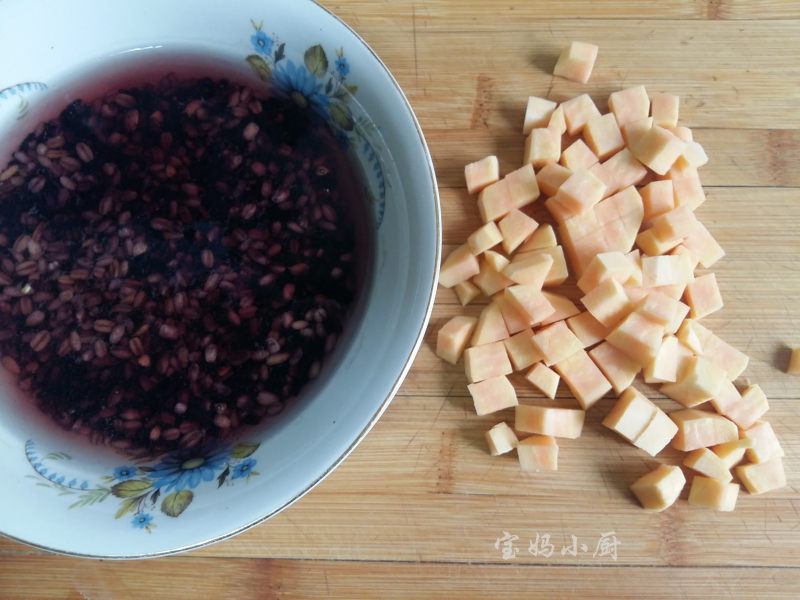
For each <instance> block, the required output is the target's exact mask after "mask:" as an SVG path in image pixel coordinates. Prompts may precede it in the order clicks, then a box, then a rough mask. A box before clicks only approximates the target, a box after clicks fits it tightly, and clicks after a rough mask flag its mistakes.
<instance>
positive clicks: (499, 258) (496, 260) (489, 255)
mask: <svg viewBox="0 0 800 600" xmlns="http://www.w3.org/2000/svg"><path fill="white" fill-rule="evenodd" d="M483 260H484V261H486V264H487V265H489V266H490V267H492V268H493V269H494V270H495V271H497V272H498V273H503V272H504V271H505V270H506V267H507V266H508V265H509V264H510V263H511V261H510V260H508V258H506V255H505V254H502V253H500V252H495V251H494V250H487V251H486V252H484V253H483Z"/></svg>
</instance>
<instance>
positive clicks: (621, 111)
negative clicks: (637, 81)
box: [608, 85, 650, 126]
mask: <svg viewBox="0 0 800 600" xmlns="http://www.w3.org/2000/svg"><path fill="white" fill-rule="evenodd" d="M608 108H609V110H611V112H612V113H614V117H615V118H616V119H617V124H619V125H620V126H622V125H625V123H630V122H631V121H639V120H641V119H646V118H647V116H648V115H649V114H650V97H649V96H648V95H647V90H646V89H645V87H644V86H643V85H636V86H633V87H629V88H626V89H624V90H619V91H618V92H613V93H612V94H611V95H610V96H609V97H608Z"/></svg>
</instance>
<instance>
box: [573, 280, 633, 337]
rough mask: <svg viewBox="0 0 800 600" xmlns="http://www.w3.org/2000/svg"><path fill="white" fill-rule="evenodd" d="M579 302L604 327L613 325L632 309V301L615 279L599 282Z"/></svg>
mask: <svg viewBox="0 0 800 600" xmlns="http://www.w3.org/2000/svg"><path fill="white" fill-rule="evenodd" d="M581 303H583V305H584V306H585V307H586V310H588V311H589V312H590V313H592V316H593V317H594V318H595V319H597V320H598V321H600V322H601V323H602V324H603V325H605V326H606V327H614V326H615V325H616V324H617V323H619V322H620V321H621V320H622V319H624V318H625V317H626V316H628V314H629V313H630V312H631V311H632V310H633V302H631V301H630V300H629V299H628V295H627V294H626V293H625V290H624V289H623V287H622V285H621V284H620V283H619V282H618V281H617V280H615V279H606V280H605V281H603V282H602V283H600V284H599V285H598V286H597V287H596V288H594V289H593V290H591V291H590V292H589V293H588V294H585V295H584V296H583V297H582V298H581Z"/></svg>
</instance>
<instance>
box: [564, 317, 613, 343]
mask: <svg viewBox="0 0 800 600" xmlns="http://www.w3.org/2000/svg"><path fill="white" fill-rule="evenodd" d="M567 325H568V326H569V328H570V329H571V330H572V333H574V334H575V335H576V336H577V338H578V339H579V340H580V341H581V344H583V347H584V348H588V347H589V346H593V345H594V344H596V343H597V342H600V341H602V340H603V339H605V337H606V335H608V332H609V328H608V327H606V326H605V325H603V324H602V323H601V322H600V321H598V320H597V319H595V318H594V317H593V316H592V313H590V312H589V311H586V312H582V313H580V314H578V315H575V316H574V317H570V318H568V319H567Z"/></svg>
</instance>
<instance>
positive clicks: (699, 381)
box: [660, 356, 726, 407]
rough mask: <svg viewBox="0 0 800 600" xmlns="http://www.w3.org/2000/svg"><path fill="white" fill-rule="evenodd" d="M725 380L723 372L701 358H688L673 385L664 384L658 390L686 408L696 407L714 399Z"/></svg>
mask: <svg viewBox="0 0 800 600" xmlns="http://www.w3.org/2000/svg"><path fill="white" fill-rule="evenodd" d="M725 380H726V374H725V371H724V370H722V369H721V368H720V367H718V366H717V365H715V364H714V363H712V362H711V361H710V360H708V359H707V358H705V357H703V356H694V357H692V358H690V359H689V360H688V361H687V363H686V366H685V368H684V369H683V371H682V372H681V373H679V374H678V380H677V381H676V382H675V383H665V384H663V385H662V386H661V388H660V390H661V392H662V393H664V394H665V395H667V396H669V397H670V398H672V399H673V400H675V401H676V402H678V403H680V404H683V405H684V406H686V407H691V406H697V405H698V404H702V403H703V402H706V401H708V400H711V399H712V398H714V397H715V396H716V395H717V394H718V393H719V390H720V389H721V388H722V385H723V382H724V381H725Z"/></svg>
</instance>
